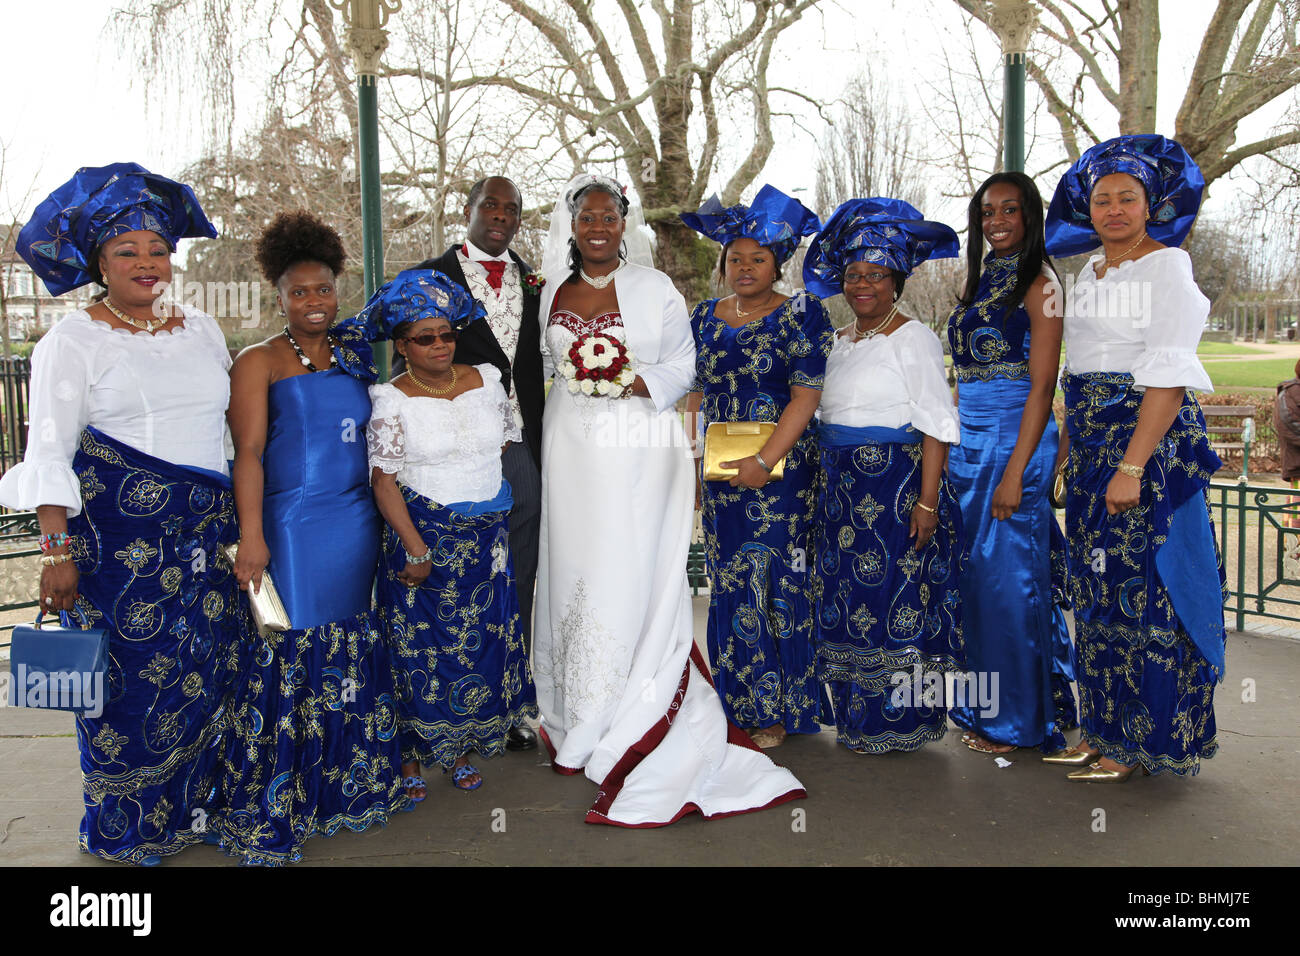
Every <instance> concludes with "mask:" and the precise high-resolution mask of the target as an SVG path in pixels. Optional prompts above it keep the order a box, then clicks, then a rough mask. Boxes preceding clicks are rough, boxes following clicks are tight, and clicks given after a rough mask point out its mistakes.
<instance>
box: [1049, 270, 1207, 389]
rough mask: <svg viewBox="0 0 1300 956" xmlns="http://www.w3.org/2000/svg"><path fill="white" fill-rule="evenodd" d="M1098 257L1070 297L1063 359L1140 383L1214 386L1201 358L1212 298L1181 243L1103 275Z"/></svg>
mask: <svg viewBox="0 0 1300 956" xmlns="http://www.w3.org/2000/svg"><path fill="white" fill-rule="evenodd" d="M1101 261H1102V257H1101V256H1100V255H1096V256H1093V257H1092V258H1090V259H1089V260H1088V264H1087V265H1085V266H1084V267H1083V271H1082V272H1080V273H1079V275H1078V278H1077V279H1076V280H1075V282H1074V284H1073V286H1072V287H1070V288H1067V290H1066V295H1065V365H1066V368H1067V369H1068V370H1069V371H1071V372H1073V373H1075V374H1082V373H1084V372H1129V373H1132V375H1133V383H1134V384H1135V385H1136V386H1138V387H1143V388H1144V387H1146V386H1148V385H1149V386H1151V387H1152V388H1174V387H1184V388H1194V389H1199V390H1200V391H1203V392H1212V391H1214V384H1213V383H1212V382H1211V381H1210V376H1209V375H1207V374H1206V372H1205V368H1204V367H1203V366H1202V365H1201V360H1200V359H1199V358H1197V356H1196V346H1197V344H1198V343H1199V342H1200V340H1201V331H1202V330H1203V329H1204V328H1205V320H1206V318H1207V317H1208V316H1209V314H1210V300H1209V299H1207V298H1206V297H1205V296H1204V295H1203V294H1202V293H1201V290H1200V289H1198V288H1197V287H1196V281H1195V280H1194V279H1193V278H1192V260H1191V257H1190V256H1188V254H1187V253H1186V252H1184V251H1183V250H1182V249H1177V248H1172V247H1171V248H1167V249H1158V250H1156V251H1155V252H1149V253H1147V254H1146V255H1145V256H1143V257H1142V258H1141V259H1134V260H1131V261H1128V262H1122V263H1120V264H1119V265H1118V266H1113V267H1111V268H1110V269H1107V270H1106V274H1105V275H1104V276H1103V277H1102V278H1100V279H1098V278H1097V273H1096V272H1095V271H1094V270H1093V266H1094V265H1096V264H1098V263H1100V262H1101Z"/></svg>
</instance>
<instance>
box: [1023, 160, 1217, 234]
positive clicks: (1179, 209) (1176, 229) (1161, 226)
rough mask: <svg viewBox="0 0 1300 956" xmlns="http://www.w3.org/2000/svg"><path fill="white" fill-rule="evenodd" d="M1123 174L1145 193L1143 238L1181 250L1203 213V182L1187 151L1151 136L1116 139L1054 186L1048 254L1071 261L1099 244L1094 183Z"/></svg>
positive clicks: (1049, 219)
mask: <svg viewBox="0 0 1300 956" xmlns="http://www.w3.org/2000/svg"><path fill="white" fill-rule="evenodd" d="M1111 173H1127V174H1128V175H1130V176H1133V177H1134V178H1136V179H1137V180H1138V181H1139V182H1141V183H1142V186H1143V188H1144V189H1145V190H1146V194H1147V211H1148V212H1149V213H1150V215H1151V218H1150V219H1149V220H1148V222H1147V233H1148V234H1149V235H1150V236H1151V238H1153V239H1155V240H1157V241H1159V242H1162V243H1164V244H1165V245H1166V246H1181V245H1182V244H1183V240H1184V239H1186V238H1187V234H1188V233H1189V232H1191V231H1192V224H1193V223H1194V222H1196V213H1197V211H1198V210H1199V209H1200V208H1201V194H1202V192H1203V191H1204V189H1205V177H1204V176H1202V175H1201V170H1200V167H1198V166H1197V165H1196V161H1195V160H1194V159H1192V157H1191V156H1189V155H1188V154H1187V150H1185V149H1183V147H1182V146H1181V145H1180V144H1179V143H1177V142H1175V141H1174V140H1172V139H1165V138H1164V137H1163V136H1156V135H1153V134H1142V135H1137V136H1117V137H1115V138H1114V139H1108V140H1106V142H1104V143H1098V144H1097V145H1096V146H1094V147H1092V148H1091V149H1089V150H1086V151H1085V152H1084V153H1083V155H1081V156H1080V157H1079V158H1078V159H1077V160H1076V161H1075V163H1074V165H1073V166H1071V167H1070V168H1069V169H1067V170H1066V171H1065V175H1064V176H1062V177H1061V181H1060V182H1059V183H1057V186H1056V194H1055V195H1054V196H1052V204H1051V205H1050V206H1048V208H1047V220H1046V223H1045V232H1046V236H1047V251H1048V253H1049V254H1050V255H1053V256H1075V255H1078V254H1079V253H1081V252H1088V251H1090V250H1092V249H1095V248H1097V247H1098V246H1099V245H1101V239H1099V238H1098V236H1097V233H1096V231H1095V230H1094V229H1093V228H1092V216H1091V212H1090V209H1089V205H1090V200H1091V198H1092V190H1093V188H1094V187H1095V186H1096V185H1097V180H1099V179H1101V178H1102V177H1103V176H1109V175H1110V174H1111Z"/></svg>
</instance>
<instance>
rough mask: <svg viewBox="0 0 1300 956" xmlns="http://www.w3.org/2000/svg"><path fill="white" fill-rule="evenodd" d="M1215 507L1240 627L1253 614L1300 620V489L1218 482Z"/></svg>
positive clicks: (1229, 607)
mask: <svg viewBox="0 0 1300 956" xmlns="http://www.w3.org/2000/svg"><path fill="white" fill-rule="evenodd" d="M1293 496H1296V497H1293ZM1210 507H1211V511H1212V513H1213V516H1214V522H1215V530H1216V531H1217V532H1218V536H1219V551H1220V553H1221V554H1222V555H1223V569H1224V572H1225V573H1226V574H1227V578H1228V591H1229V597H1228V603H1227V604H1226V605H1224V613H1225V614H1228V615H1230V616H1232V617H1233V619H1234V625H1233V626H1234V627H1235V628H1236V630H1238V631H1244V630H1245V629H1246V618H1247V617H1249V616H1254V617H1263V618H1274V619H1277V620H1281V621H1287V622H1289V623H1293V624H1300V492H1296V491H1294V490H1292V489H1288V488H1285V487H1278V486H1276V485H1274V486H1268V485H1250V484H1246V483H1244V482H1238V483H1236V484H1228V483H1222V484H1220V483H1217V482H1216V483H1215V484H1212V485H1211V486H1210Z"/></svg>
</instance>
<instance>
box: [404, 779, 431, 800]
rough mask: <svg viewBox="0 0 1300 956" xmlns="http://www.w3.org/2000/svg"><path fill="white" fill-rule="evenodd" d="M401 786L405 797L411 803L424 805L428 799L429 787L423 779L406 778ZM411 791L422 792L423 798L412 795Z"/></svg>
mask: <svg viewBox="0 0 1300 956" xmlns="http://www.w3.org/2000/svg"><path fill="white" fill-rule="evenodd" d="M402 786H403V787H405V788H406V796H407V797H408V798H410V801H411V802H412V803H424V801H425V800H427V799H428V798H429V787H428V785H427V784H426V783H425V782H424V778H423V777H407V778H406V779H405V780H403V781H402ZM413 790H423V791H424V796H422V797H417V796H415V795H414V794H413V793H412V791H413Z"/></svg>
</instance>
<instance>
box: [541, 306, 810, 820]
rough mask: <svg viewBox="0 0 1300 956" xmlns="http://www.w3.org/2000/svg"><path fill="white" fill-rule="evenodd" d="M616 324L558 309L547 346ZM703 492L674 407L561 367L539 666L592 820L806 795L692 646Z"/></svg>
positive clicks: (554, 735)
mask: <svg viewBox="0 0 1300 956" xmlns="http://www.w3.org/2000/svg"><path fill="white" fill-rule="evenodd" d="M543 314H545V313H543ZM620 322H621V319H620V317H619V315H618V314H617V313H611V314H610V315H606V316H600V317H597V318H596V319H594V320H592V322H590V323H588V322H584V321H583V320H581V319H579V318H577V317H576V316H574V315H572V314H570V313H567V312H564V311H562V310H556V311H555V312H554V313H553V315H552V317H551V319H550V321H549V323H548V325H547V328H546V331H545V335H546V345H547V347H548V350H549V354H550V355H553V356H561V355H565V354H567V352H568V350H569V348H570V346H571V345H572V344H573V342H574V341H575V338H576V337H577V336H578V335H581V334H582V333H584V332H586V331H588V330H590V329H592V328H600V329H601V330H603V331H607V332H608V333H609V334H611V335H614V336H617V337H618V338H619V339H621V340H626V335H625V333H624V329H623V327H622V325H621V324H619V323H620ZM635 361H636V356H634V364H635ZM694 497H695V484H694V477H693V474H692V471H691V457H690V454H689V451H688V450H687V447H686V440H685V435H684V433H683V430H682V425H681V421H680V418H679V416H678V415H677V413H676V411H674V410H673V408H672V407H669V408H668V409H666V410H665V411H663V412H657V411H656V410H655V406H654V404H653V403H652V402H651V401H650V400H649V399H644V398H630V399H626V400H614V399H608V398H592V397H588V396H585V395H582V394H577V395H575V394H572V393H570V392H569V390H568V383H567V382H566V381H565V380H564V379H562V378H558V377H557V378H556V380H555V381H554V382H553V383H552V387H551V390H550V395H549V397H548V398H547V401H546V413H545V419H544V425H543V430H542V526H541V543H540V555H539V568H538V576H537V607H536V617H535V626H534V638H533V673H534V677H535V680H536V683H537V702H538V705H539V707H540V709H541V714H542V736H543V740H544V741H545V743H546V745H547V747H548V749H550V750H551V757H552V761H553V766H554V767H555V769H556V770H557V771H559V772H560V773H571V774H576V773H581V772H585V773H586V775H587V777H588V778H589V779H590V780H592V781H593V782H595V783H597V784H599V785H600V790H599V792H598V793H597V797H596V802H595V804H594V805H593V806H592V808H591V809H590V810H589V811H588V812H587V822H588V823H611V824H617V825H620V826H627V827H653V826H663V825H665V824H669V823H672V822H673V821H674V820H677V819H678V818H679V817H681V816H683V815H684V814H686V813H689V812H691V811H692V810H698V811H699V812H700V813H701V814H703V815H704V816H705V817H706V818H713V817H719V816H727V815H731V814H736V813H745V812H747V811H751V810H760V809H763V808H765V807H770V806H774V805H776V804H779V803H783V802H785V801H787V800H791V799H795V798H797V797H802V796H804V795H805V793H804V790H803V788H802V785H801V784H800V783H799V781H798V780H797V779H795V777H794V775H793V774H791V773H790V772H789V771H788V770H785V769H783V768H781V767H778V766H776V765H775V764H774V763H772V762H771V761H770V760H769V759H768V758H767V757H766V756H765V755H764V754H763V753H762V751H760V750H758V749H757V748H755V747H754V745H753V744H752V743H751V742H750V741H749V738H748V736H747V735H746V734H744V733H743V732H742V731H740V730H738V729H737V728H735V727H732V726H731V725H729V724H728V723H727V720H726V717H725V716H724V714H723V710H722V704H721V702H720V701H719V700H718V696H717V693H716V692H715V691H714V689H713V686H712V683H711V681H710V678H709V676H708V673H709V668H708V665H707V663H706V662H705V661H704V658H703V656H702V655H701V654H700V652H699V650H698V648H696V645H695V641H694V638H693V633H692V632H693V619H692V613H691V599H690V591H689V586H688V583H687V578H686V553H687V549H688V547H689V546H690V537H691V525H692V510H693V506H694Z"/></svg>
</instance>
